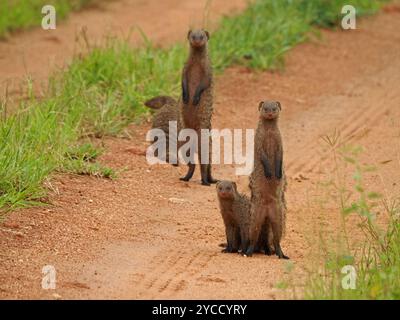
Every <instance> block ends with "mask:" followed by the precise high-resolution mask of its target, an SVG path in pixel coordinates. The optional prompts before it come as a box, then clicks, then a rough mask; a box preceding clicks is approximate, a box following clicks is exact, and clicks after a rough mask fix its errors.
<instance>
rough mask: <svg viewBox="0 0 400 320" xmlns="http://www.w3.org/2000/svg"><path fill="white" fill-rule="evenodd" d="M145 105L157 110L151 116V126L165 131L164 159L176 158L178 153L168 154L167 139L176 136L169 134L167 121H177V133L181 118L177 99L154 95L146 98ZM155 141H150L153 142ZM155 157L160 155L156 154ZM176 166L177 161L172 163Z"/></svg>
mask: <svg viewBox="0 0 400 320" xmlns="http://www.w3.org/2000/svg"><path fill="white" fill-rule="evenodd" d="M144 104H145V106H147V107H149V108H151V109H154V110H157V111H156V113H155V114H154V117H153V123H152V128H153V129H161V130H163V131H164V133H165V137H166V155H165V161H166V162H169V160H170V158H174V159H178V153H177V152H176V153H175V154H174V155H173V157H171V156H172V155H171V154H170V150H169V139H170V138H171V139H177V137H172V136H170V132H169V122H170V121H176V122H177V134H178V135H179V131H180V130H181V129H182V119H181V112H180V111H179V105H178V101H176V100H175V99H174V98H172V97H169V96H158V97H154V98H152V99H150V100H147V101H146V102H145V103H144ZM154 142H155V141H152V143H154ZM177 143H178V145H177V150H178V149H179V147H180V145H181V144H182V143H181V142H179V141H178V142H177ZM156 156H157V157H159V156H161V155H158V154H156ZM173 165H174V166H177V165H178V164H177V163H174V164H173Z"/></svg>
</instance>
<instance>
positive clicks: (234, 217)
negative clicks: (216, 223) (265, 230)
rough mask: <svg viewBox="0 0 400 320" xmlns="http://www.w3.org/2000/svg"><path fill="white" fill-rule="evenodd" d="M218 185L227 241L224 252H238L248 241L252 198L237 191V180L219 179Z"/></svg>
mask: <svg viewBox="0 0 400 320" xmlns="http://www.w3.org/2000/svg"><path fill="white" fill-rule="evenodd" d="M216 187H217V195H218V201H219V208H220V210H221V215H222V219H223V220H224V225H225V233H226V241H227V246H226V248H225V249H224V250H222V252H238V250H239V249H240V248H241V246H242V242H244V243H245V242H246V241H248V231H249V214H250V200H249V198H248V197H247V196H246V195H243V194H240V193H239V192H238V191H237V186H236V183H235V182H232V181H219V182H218V183H217V186H216Z"/></svg>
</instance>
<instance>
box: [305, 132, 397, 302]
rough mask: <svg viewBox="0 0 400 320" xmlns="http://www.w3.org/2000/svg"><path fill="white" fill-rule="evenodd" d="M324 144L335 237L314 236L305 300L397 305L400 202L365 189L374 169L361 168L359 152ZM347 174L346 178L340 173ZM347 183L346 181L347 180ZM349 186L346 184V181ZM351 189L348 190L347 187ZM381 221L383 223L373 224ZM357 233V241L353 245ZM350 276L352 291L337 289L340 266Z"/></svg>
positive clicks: (333, 141)
mask: <svg viewBox="0 0 400 320" xmlns="http://www.w3.org/2000/svg"><path fill="white" fill-rule="evenodd" d="M338 137H339V136H336V138H328V139H327V141H328V143H329V145H330V147H331V148H332V149H331V150H332V153H333V158H334V159H335V168H334V170H333V174H332V178H331V180H330V181H328V182H327V183H325V188H328V190H326V191H327V193H328V194H329V195H330V199H329V200H330V201H329V200H328V201H325V202H327V203H328V202H331V201H332V200H333V202H336V203H337V204H338V208H339V210H338V212H337V214H338V215H339V219H340V221H341V227H340V228H339V229H337V230H335V232H334V233H333V235H332V233H330V232H324V231H323V230H319V232H320V236H319V239H318V240H316V241H314V242H315V243H318V244H319V247H318V248H317V252H318V253H317V255H316V256H317V258H316V261H315V262H314V263H313V267H312V268H311V270H309V276H308V281H307V284H306V287H305V297H306V298H308V299H396V300H397V299H400V197H398V196H397V197H396V196H393V195H389V194H387V192H383V191H384V190H383V191H382V192H381V193H378V192H376V191H375V190H370V189H368V186H367V184H366V183H365V182H364V179H365V176H367V175H368V174H370V173H371V172H372V173H373V174H374V175H376V174H379V173H378V172H377V170H378V168H377V167H376V166H371V165H366V164H361V162H360V160H359V156H360V154H361V153H362V152H363V150H362V148H361V147H356V146H348V145H347V146H346V145H344V146H340V145H341V144H340V143H339V140H338ZM349 167H351V168H353V171H354V174H353V176H352V177H348V176H347V175H346V173H345V168H349ZM349 178H350V179H351V180H350V179H349ZM349 180H350V181H349ZM349 186H352V187H349ZM378 213H379V217H380V219H382V217H385V218H386V220H387V221H386V223H378V219H377V217H378ZM354 233H359V234H361V235H363V237H362V239H359V240H358V241H357V240H354V239H352V238H353V237H352V235H351V234H354ZM346 265H351V266H353V267H354V268H355V271H356V276H357V277H356V281H355V288H354V289H346V288H343V287H342V279H343V277H344V274H342V273H341V270H342V268H343V267H344V266H346Z"/></svg>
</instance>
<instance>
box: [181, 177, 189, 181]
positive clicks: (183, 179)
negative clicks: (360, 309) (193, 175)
mask: <svg viewBox="0 0 400 320" xmlns="http://www.w3.org/2000/svg"><path fill="white" fill-rule="evenodd" d="M179 180H181V181H189V180H190V178H187V177H182V178H179Z"/></svg>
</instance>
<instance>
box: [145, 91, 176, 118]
mask: <svg viewBox="0 0 400 320" xmlns="http://www.w3.org/2000/svg"><path fill="white" fill-rule="evenodd" d="M166 104H169V105H176V106H177V104H178V101H176V100H175V99H174V98H172V97H169V96H157V97H154V98H152V99H149V100H147V101H146V102H145V103H144V105H145V106H146V107H148V108H150V109H154V110H159V109H161V108H162V107H164V106H165V105H166ZM175 120H176V119H175Z"/></svg>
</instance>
